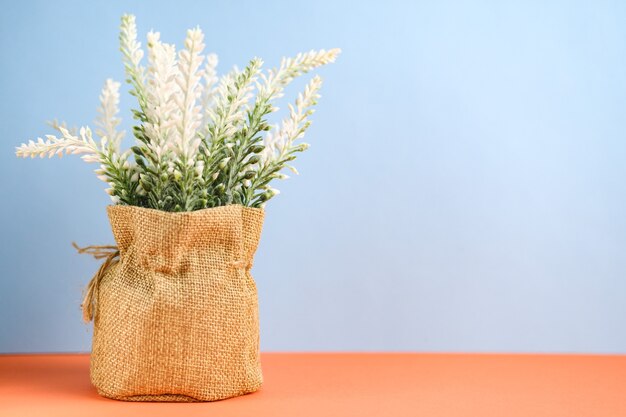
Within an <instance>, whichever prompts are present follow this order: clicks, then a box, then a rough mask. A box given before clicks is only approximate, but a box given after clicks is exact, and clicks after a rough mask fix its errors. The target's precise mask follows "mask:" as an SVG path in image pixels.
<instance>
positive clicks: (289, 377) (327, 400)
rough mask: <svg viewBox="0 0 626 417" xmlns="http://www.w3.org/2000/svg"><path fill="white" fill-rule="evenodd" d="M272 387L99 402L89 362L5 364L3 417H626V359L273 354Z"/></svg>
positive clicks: (69, 358) (24, 359)
mask: <svg viewBox="0 0 626 417" xmlns="http://www.w3.org/2000/svg"><path fill="white" fill-rule="evenodd" d="M262 361H263V371H264V377H265V383H264V385H263V388H262V389H261V390H260V391H258V392H256V393H253V394H249V395H245V396H243V397H238V398H232V399H228V400H223V401H217V402H213V403H129V402H122V401H115V400H109V399H106V398H102V397H100V396H98V394H97V393H96V390H95V389H94V388H93V387H92V386H91V385H90V382H89V357H88V355H84V354H82V355H79V354H67V355H56V354H55V355H52V354H50V355H0V416H2V417H13V416H15V417H30V416H37V417H55V416H63V417H72V416H81V417H85V416H88V417H97V416H114V417H123V416H150V417H158V416H220V417H224V416H255V417H264V416H272V417H281V416H289V417H307V416H316V417H318V416H341V417H346V416H358V417H368V416H385V417H387V416H403V417H405V416H406V417H409V416H420V417H421V416H441V417H447V416H462V417H470V416H480V417H490V416H497V417H516V416H528V417H542V416H546V417H547V416H549V417H559V416H567V417H575V416H581V417H594V416H602V417H622V416H626V356H591V355H509V354H506V355H504V354H494V355H487V354H394V353H266V354H263V356H262Z"/></svg>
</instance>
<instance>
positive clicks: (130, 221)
mask: <svg viewBox="0 0 626 417" xmlns="http://www.w3.org/2000/svg"><path fill="white" fill-rule="evenodd" d="M108 215H109V219H110V221H111V227H112V229H113V234H114V236H115V240H116V242H117V246H118V248H119V261H118V262H116V263H114V264H113V265H112V266H110V267H109V268H108V269H107V270H106V273H104V275H103V276H102V277H101V279H100V280H99V283H97V292H95V293H94V294H95V297H94V305H95V315H94V333H93V347H92V353H91V381H92V383H93V385H94V386H95V387H96V388H97V390H98V392H99V393H100V395H102V396H105V397H109V398H114V399H118V400H126V401H213V400H220V399H224V398H228V397H234V396H237V395H243V394H246V393H249V392H253V391H256V390H257V389H258V388H259V387H260V386H261V383H262V375H261V365H260V361H259V317H258V301H257V290H256V285H255V282H254V280H253V278H252V276H251V275H250V268H251V266H252V259H253V256H254V253H255V251H256V248H257V245H258V243H259V239H260V235H261V228H262V225H263V217H264V213H263V210H261V209H253V208H248V207H243V206H239V205H232V206H225V207H217V208H212V209H205V210H199V211H194V212H188V213H167V212H162V211H157V210H152V209H145V208H139V207H131V206H110V207H109V208H108Z"/></svg>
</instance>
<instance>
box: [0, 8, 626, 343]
mask: <svg viewBox="0 0 626 417" xmlns="http://www.w3.org/2000/svg"><path fill="white" fill-rule="evenodd" d="M211 3H213V4H210V2H197V3H193V2H187V1H181V0H178V1H175V2H165V1H163V2H142V3H140V2H124V4H122V3H121V2H110V1H109V2H104V1H102V2H78V1H77V2H67V1H59V2H19V4H18V2H12V3H7V4H5V5H4V6H3V12H2V14H1V15H0V55H1V57H2V58H1V59H2V65H1V67H0V97H2V100H0V115H1V116H0V117H1V120H2V123H0V138H1V148H0V178H1V179H2V199H1V201H2V203H1V204H0V221H1V224H2V233H0V239H1V242H0V248H1V251H2V252H1V265H0V351H1V352H37V351H85V350H88V349H89V347H90V330H89V329H90V327H89V326H86V325H84V324H82V322H81V316H80V312H79V304H80V298H81V290H82V288H83V287H84V286H85V284H86V283H87V282H88V280H89V279H90V277H91V276H92V274H93V273H94V272H95V270H96V269H97V267H98V263H97V262H95V261H93V260H92V259H89V258H88V257H86V256H79V255H77V254H76V253H75V251H74V250H73V249H72V247H71V246H70V242H71V241H73V240H75V241H77V242H79V243H80V244H83V245H86V244H105V243H110V242H112V236H111V233H110V230H109V225H108V222H107V219H106V215H105V210H104V209H105V206H106V205H107V204H108V197H107V196H106V195H105V193H104V192H103V191H102V190H103V188H104V184H103V183H101V182H100V181H98V180H97V179H96V178H95V176H94V175H92V170H93V169H94V168H95V167H94V166H90V165H87V164H85V163H83V162H82V161H81V160H79V159H78V158H72V157H68V158H67V159H65V158H64V159H63V160H57V159H55V160H43V161H40V160H36V161H30V160H18V159H17V158H15V156H14V147H15V146H16V145H18V144H19V143H21V142H22V141H26V140H28V139H31V138H35V137H37V136H38V135H42V134H44V133H47V132H48V131H49V130H48V129H47V128H46V126H45V125H44V124H43V122H44V121H45V120H49V119H52V118H54V117H57V118H59V119H64V120H67V121H68V123H69V124H75V125H80V124H86V123H91V121H92V119H93V118H94V116H95V108H96V105H97V96H98V93H99V90H100V88H101V85H102V83H103V81H104V79H105V78H107V77H113V78H115V79H118V80H122V79H123V69H122V65H121V63H120V56H119V53H118V47H117V34H118V33H117V27H118V20H119V17H120V15H121V14H122V13H123V12H132V13H134V14H136V15H137V16H138V24H139V33H140V36H141V37H142V38H144V36H145V33H146V32H147V31H148V30H149V29H151V28H154V29H157V30H160V31H161V33H162V36H163V38H165V39H166V40H169V41H173V42H175V43H177V44H178V45H180V44H181V43H182V40H183V38H184V33H185V29H186V28H188V27H192V26H195V25H197V24H199V25H200V26H201V27H202V28H203V29H204V31H205V33H206V35H207V46H208V49H209V50H212V51H215V52H216V53H218V54H219V56H220V61H221V62H220V68H221V70H222V71H226V70H227V69H229V68H230V67H231V66H232V65H234V64H240V65H241V64H245V62H247V60H248V59H249V58H251V57H252V56H255V55H258V56H261V57H263V58H264V59H265V61H266V63H267V64H268V65H269V66H272V65H274V64H277V63H278V61H279V59H280V57H281V56H282V55H291V54H295V53H297V52H299V51H300V50H308V49H311V48H330V47H336V46H338V47H341V48H343V54H342V56H341V57H340V59H339V61H338V62H337V63H336V64H335V65H333V66H331V67H328V68H324V69H323V70H321V71H320V74H322V76H323V77H324V78H325V81H326V82H325V86H324V89H323V92H322V94H323V97H322V100H321V102H320V106H319V109H318V112H317V113H316V114H315V116H314V120H315V123H314V125H313V127H312V128H311V130H310V131H309V133H308V141H309V142H310V143H312V145H313V146H312V147H311V149H310V150H309V151H308V152H307V153H306V154H304V155H302V157H301V158H300V159H299V160H298V161H297V166H298V168H299V170H300V172H301V175H300V176H299V177H295V178H292V179H290V180H288V181H286V182H283V183H281V184H279V185H278V188H280V189H281V190H282V192H283V193H282V194H281V195H280V196H279V197H277V198H276V199H275V200H273V201H272V202H271V203H270V204H269V205H268V210H267V222H266V227H265V230H264V234H263V239H262V243H261V247H260V249H259V252H258V253H257V257H256V263H255V267H254V270H253V273H254V275H255V277H256V278H257V280H258V286H259V292H260V301H261V316H262V347H263V349H264V350H394V351H395V350H411V351H412V350H416V351H527V352H622V353H624V352H626V332H625V331H624V329H625V327H626V279H625V278H626V277H625V273H626V185H625V184H626V163H625V161H626V141H625V138H626V118H625V117H624V115H625V114H626V25H624V21H626V8H625V7H624V3H623V2H618V1H615V2H607V1H588V2H572V1H562V2H543V1H536V2H532V1H519V2H499V1H491V2H489V1H485V2H483V1H474V2H450V1H438V2H426V1H424V2H409V1H405V2H399V1H391V0H390V1H385V2H363V1H360V2H338V1H330V0H329V1H326V0H324V1H319V0H318V1H314V2H313V1H311V2H307V3H306V4H305V3H303V2H302V3H300V2H274V1H264V2H225V1H224V2H211ZM148 4H150V5H148ZM261 4H262V5H263V6H262V7H261V6H260V5H261ZM125 91H126V89H125ZM290 92H291V93H295V90H290ZM122 101H123V106H124V109H125V113H124V116H125V126H126V128H127V129H128V128H129V126H130V117H129V113H128V109H129V108H130V106H131V104H133V105H134V103H132V101H131V97H129V96H127V95H125V94H124V95H123V96H122ZM126 143H129V141H128V140H127V141H126Z"/></svg>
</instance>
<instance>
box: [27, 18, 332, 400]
mask: <svg viewBox="0 0 626 417" xmlns="http://www.w3.org/2000/svg"><path fill="white" fill-rule="evenodd" d="M119 39H120V46H121V52H122V57H123V62H124V68H125V73H126V77H127V81H128V83H129V84H130V86H131V90H130V94H131V95H133V96H134V97H136V99H137V102H138V108H137V109H135V110H133V116H134V119H135V121H136V125H135V126H134V127H133V136H134V138H135V141H136V144H135V145H134V146H132V147H130V148H129V149H128V150H125V151H122V150H121V149H120V143H121V141H122V138H123V136H124V132H121V131H119V130H118V127H119V124H120V118H119V115H118V113H119V109H118V104H119V97H120V96H119V89H120V83H118V82H115V81H112V80H107V81H106V82H105V84H104V88H103V89H102V93H101V95H100V107H99V109H98V112H99V116H98V118H97V120H96V127H97V128H96V129H95V131H92V130H91V129H90V128H89V127H81V128H80V129H77V130H72V129H68V128H67V126H66V125H65V124H58V123H53V124H52V125H53V127H54V128H55V129H56V130H57V131H58V134H57V135H46V136H45V139H44V138H38V139H37V140H36V141H29V142H28V143H25V144H22V145H21V146H19V147H18V148H17V151H16V154H17V156H20V157H35V156H40V157H44V156H49V157H52V156H54V155H58V156H62V155H63V154H80V155H81V158H82V159H83V160H85V161H86V162H92V163H96V164H97V165H98V166H97V168H96V174H97V176H98V178H99V179H101V180H103V181H104V182H106V183H107V184H108V188H107V189H106V192H107V193H108V194H109V195H110V196H111V199H112V202H113V204H112V205H111V206H109V207H107V212H108V217H109V220H110V222H111V227H112V231H113V235H114V237H115V240H116V243H117V245H116V246H90V247H86V248H79V251H80V252H85V253H89V254H92V255H94V256H95V257H96V258H98V259H104V262H103V264H102V266H101V267H100V269H99V271H98V272H97V273H96V274H95V276H94V277H93V279H92V280H91V282H90V283H89V285H88V286H87V290H86V293H85V298H84V301H83V304H82V308H83V315H84V318H85V320H86V321H90V320H92V319H93V321H94V333H93V346H92V353H91V380H92V383H93V384H94V386H95V387H96V388H97V390H98V392H99V393H100V394H101V395H103V396H105V397H109V398H114V399H119V400H128V401H212V400H219V399H223V398H228V397H232V396H237V395H242V394H245V393H249V392H253V391H255V390H257V389H258V388H259V387H260V385H261V383H262V374H261V367H260V362H259V321H258V303H257V292H256V285H255V282H254V279H253V278H252V275H251V274H250V268H251V266H252V259H253V256H254V253H255V251H256V248H257V245H258V243H259V239H260V235H261V228H262V224H263V217H264V206H265V204H266V203H267V201H268V200H270V199H271V198H272V197H274V196H275V195H277V194H278V190H276V189H274V188H272V187H271V186H270V184H271V183H272V181H273V180H277V179H285V178H287V175H285V174H284V173H283V172H282V171H283V170H284V169H285V168H286V169H290V170H291V171H293V172H294V173H297V171H296V170H295V168H294V167H293V166H291V163H292V161H293V160H294V159H295V158H296V155H297V154H298V153H299V152H302V151H304V150H306V149H307V148H308V145H307V144H306V143H302V142H301V141H300V139H301V138H302V137H303V136H304V133H305V131H306V129H307V128H308V127H309V125H310V123H311V122H310V120H309V116H310V115H311V114H312V113H313V109H312V108H313V106H314V105H315V104H316V101H317V99H318V98H319V94H318V91H319V89H320V87H321V79H320V78H319V77H318V76H315V77H313V78H312V79H311V80H310V81H309V83H308V84H307V85H306V87H305V89H304V91H303V92H302V93H301V94H299V95H298V97H297V99H296V100H295V102H294V103H293V104H290V105H289V108H288V110H289V111H288V115H287V116H286V118H285V119H284V120H283V121H282V123H281V124H280V125H277V126H270V124H269V123H268V121H267V117H268V116H269V115H270V114H272V113H274V112H276V111H277V110H278V109H277V108H276V107H275V101H276V99H278V98H279V97H281V96H282V95H283V90H284V88H285V87H286V86H287V85H288V84H289V83H290V82H291V81H292V80H294V79H295V78H297V77H299V76H301V75H303V74H305V73H308V72H309V71H311V70H313V69H314V68H317V67H319V66H321V65H325V64H328V63H331V62H333V61H334V60H335V58H336V57H337V55H338V54H339V50H338V49H332V50H329V51H325V50H320V51H311V52H308V53H303V54H298V55H297V56H296V57H294V58H284V59H283V60H282V61H281V63H280V66H279V67H277V68H273V69H270V70H267V71H264V70H263V69H262V65H263V62H262V61H261V60H260V59H258V58H255V59H252V60H251V61H250V62H249V63H248V65H247V66H246V67H245V68H243V69H241V70H240V69H237V68H234V69H233V70H232V71H230V72H228V73H226V74H225V75H223V76H222V77H221V78H218V77H217V73H216V66H217V57H216V56H215V55H214V54H208V55H206V56H204V55H203V51H204V39H203V34H202V31H201V30H200V29H199V28H195V29H190V30H188V31H187V36H186V39H185V44H184V48H182V49H181V50H180V51H179V52H178V53H177V52H176V49H175V46H174V45H171V44H167V43H164V42H162V41H161V39H160V35H159V33H158V32H150V33H148V36H147V65H145V66H144V64H143V58H144V52H143V50H142V48H141V44H140V43H139V41H138V40H137V29H136V24H135V17H134V16H132V15H125V16H123V17H122V23H121V33H120V38H119Z"/></svg>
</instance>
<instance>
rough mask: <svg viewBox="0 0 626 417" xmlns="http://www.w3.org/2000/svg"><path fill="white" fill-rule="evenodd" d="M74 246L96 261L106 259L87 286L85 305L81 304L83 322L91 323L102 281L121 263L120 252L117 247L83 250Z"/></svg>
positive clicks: (86, 247) (74, 244)
mask: <svg viewBox="0 0 626 417" xmlns="http://www.w3.org/2000/svg"><path fill="white" fill-rule="evenodd" d="M72 246H74V248H76V250H77V251H78V253H86V254H87V255H91V256H93V257H94V258H96V259H104V262H103V263H102V265H100V269H98V272H96V274H95V275H94V276H93V278H91V281H89V284H87V288H86V290H85V297H84V298H83V303H82V304H81V308H82V309H83V320H85V323H89V322H90V321H91V320H93V317H94V314H95V312H96V300H97V299H98V288H99V287H100V280H101V279H102V277H104V275H105V274H106V272H107V271H108V270H109V268H110V267H112V266H113V265H115V264H116V263H117V262H118V261H119V256H120V251H119V249H118V248H117V246H111V245H108V246H107V245H101V246H98V245H93V246H85V247H83V248H81V247H79V246H78V245H77V244H76V243H75V242H72Z"/></svg>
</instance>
